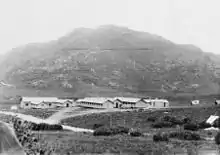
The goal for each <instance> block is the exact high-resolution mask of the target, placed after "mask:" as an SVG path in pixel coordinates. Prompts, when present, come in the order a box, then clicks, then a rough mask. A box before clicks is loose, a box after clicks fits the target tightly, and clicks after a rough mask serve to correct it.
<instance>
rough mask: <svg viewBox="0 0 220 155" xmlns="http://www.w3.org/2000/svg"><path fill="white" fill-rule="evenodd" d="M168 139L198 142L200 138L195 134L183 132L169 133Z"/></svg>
mask: <svg viewBox="0 0 220 155" xmlns="http://www.w3.org/2000/svg"><path fill="white" fill-rule="evenodd" d="M169 137H170V138H178V139H181V140H200V139H201V137H200V135H199V134H197V133H193V132H189V131H184V132H171V133H170V134H169Z"/></svg>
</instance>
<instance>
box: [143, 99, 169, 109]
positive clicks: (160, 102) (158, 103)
mask: <svg viewBox="0 0 220 155" xmlns="http://www.w3.org/2000/svg"><path fill="white" fill-rule="evenodd" d="M145 101H146V102H150V104H151V106H150V107H151V108H168V107H169V106H170V104H169V101H167V100H166V99H157V98H156V99H146V100H145Z"/></svg>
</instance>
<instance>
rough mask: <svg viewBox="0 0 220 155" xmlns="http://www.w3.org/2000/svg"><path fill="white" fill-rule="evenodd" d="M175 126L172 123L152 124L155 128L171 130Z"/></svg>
mask: <svg viewBox="0 0 220 155" xmlns="http://www.w3.org/2000/svg"><path fill="white" fill-rule="evenodd" d="M172 126H173V124H172V123H171V122H156V123H154V124H152V127H153V128H170V127H172Z"/></svg>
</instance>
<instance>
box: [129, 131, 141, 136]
mask: <svg viewBox="0 0 220 155" xmlns="http://www.w3.org/2000/svg"><path fill="white" fill-rule="evenodd" d="M129 134H130V135H131V136H133V137H140V136H142V133H141V132H140V131H138V130H134V131H130V132H129Z"/></svg>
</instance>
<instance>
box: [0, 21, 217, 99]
mask: <svg viewBox="0 0 220 155" xmlns="http://www.w3.org/2000/svg"><path fill="white" fill-rule="evenodd" d="M218 57H219V56H216V55H212V54H209V53H204V52H203V51H202V50H201V49H199V48H197V47H195V46H193V45H178V44H175V43H172V42H170V41H168V40H166V39H164V38H162V37H160V36H156V35H152V34H149V33H146V32H138V31H134V30H130V29H128V28H124V27H117V26H113V25H105V26H101V27H99V28H97V29H87V28H78V29H75V30H74V31H73V32H72V33H70V34H67V35H66V36H63V37H61V38H59V39H57V40H55V41H51V42H49V43H35V44H28V45H26V46H23V47H18V48H15V49H13V50H12V51H11V52H10V53H8V54H7V55H5V57H4V58H3V59H2V60H1V68H0V69H1V70H2V73H1V77H2V79H4V80H6V81H7V82H8V83H11V84H13V85H16V88H17V89H18V90H19V89H22V90H28V91H33V90H34V91H36V90H38V91H48V92H49V91H51V90H53V91H54V90H57V92H58V91H59V92H65V93H70V94H72V95H76V96H79V95H91V96H97V95H116V94H117V95H118V94H119V93H122V94H127V95H131V94H136V95H144V94H161V93H162V94H174V95H177V94H182V93H183V94H188V93H189V94H210V93H218V90H219V85H218V84H217V83H218V76H217V73H216V71H215V68H216V66H218V65H219V64H220V62H219V59H218ZM59 94H60V93H59Z"/></svg>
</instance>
